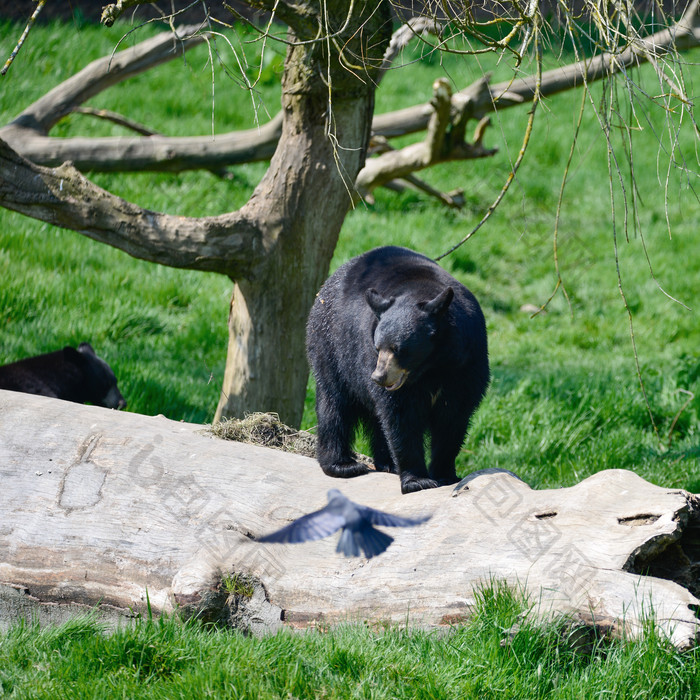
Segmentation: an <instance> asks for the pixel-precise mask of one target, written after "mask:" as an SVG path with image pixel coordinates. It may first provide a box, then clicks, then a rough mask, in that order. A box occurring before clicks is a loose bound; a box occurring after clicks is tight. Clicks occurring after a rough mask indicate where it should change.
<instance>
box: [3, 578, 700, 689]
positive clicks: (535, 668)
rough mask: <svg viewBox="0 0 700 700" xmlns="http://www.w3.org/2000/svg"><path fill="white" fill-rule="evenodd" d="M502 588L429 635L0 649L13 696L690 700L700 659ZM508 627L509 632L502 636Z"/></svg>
mask: <svg viewBox="0 0 700 700" xmlns="http://www.w3.org/2000/svg"><path fill="white" fill-rule="evenodd" d="M523 609H524V606H523V601H522V600H520V599H518V598H517V596H515V595H513V594H512V593H511V592H509V591H507V590H506V589H504V588H503V587H501V586H498V585H493V586H491V587H488V588H485V589H484V590H483V591H481V592H480V593H479V595H478V596H477V605H476V609H475V612H474V617H473V619H472V621H471V622H470V624H468V625H460V626H457V627H454V628H452V629H450V630H442V631H440V632H427V631H411V632H407V631H406V630H404V629H401V628H395V627H394V628H387V629H382V628H372V627H368V626H363V625H341V626H339V627H337V628H335V629H334V630H333V631H331V632H325V631H314V632H306V633H293V632H289V631H285V632H282V633H280V634H277V635H274V636H270V637H266V638H263V639H253V638H246V637H244V636H243V635H241V634H240V633H237V632H230V631H221V630H212V629H208V628H205V627H203V626H201V625H199V624H196V623H186V624H183V623H181V622H179V621H178V620H177V619H175V618H170V619H161V620H158V621H144V622H142V623H140V624H138V625H136V626H135V627H131V628H122V629H119V630H117V631H116V632H113V633H109V634H107V633H105V631H104V629H103V628H102V627H101V626H100V625H99V623H97V622H96V621H95V620H91V619H90V618H87V619H83V620H80V619H78V620H74V621H71V622H69V623H66V624H64V625H62V626H59V627H51V628H47V629H43V630H42V629H39V628H37V627H35V626H31V625H28V626H17V627H15V628H13V629H12V630H11V631H10V632H9V633H7V634H6V635H4V636H3V638H2V641H1V642H0V689H1V690H0V692H3V693H4V695H3V697H11V698H25V697H31V698H36V699H39V698H47V699H49V698H51V699H53V698H58V697H70V698H76V699H77V698H122V697H123V698H129V697H130V698H134V697H138V698H169V699H175V698H188V699H189V698H206V697H216V698H221V699H222V700H223V699H226V698H257V699H264V698H321V697H322V698H373V699H380V698H387V699H391V700H399V699H401V698H406V699H407V700H409V699H412V698H431V699H437V698H455V699H457V698H523V699H527V700H535V699H537V698H545V697H546V698H598V697H601V698H602V697H615V698H666V699H670V698H679V699H682V698H691V697H696V696H697V694H698V693H699V692H700V654H699V653H698V652H697V651H689V652H685V653H682V652H679V651H678V650H676V649H674V648H672V647H670V646H669V645H668V644H666V643H665V642H664V641H663V639H661V638H660V637H659V636H658V634H656V632H655V630H654V628H653V627H652V626H650V627H649V630H648V633H647V634H646V635H645V636H644V637H643V638H642V639H640V640H639V641H635V642H626V643H623V642H612V641H610V640H606V639H602V638H598V639H596V638H595V637H589V636H586V635H583V634H582V633H581V630H580V629H579V630H577V629H575V628H574V629H571V628H567V627H561V626H554V625H550V626H547V627H543V626H536V625H532V624H529V623H527V622H524V623H523V622H522V621H520V622H519V620H520V618H519V617H518V615H519V613H520V612H521V611H522V610H523ZM516 623H519V624H518V627H517V629H513V631H512V633H511V634H508V630H511V629H512V628H513V625H515V624H516Z"/></svg>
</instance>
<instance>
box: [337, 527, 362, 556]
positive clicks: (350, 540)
mask: <svg viewBox="0 0 700 700" xmlns="http://www.w3.org/2000/svg"><path fill="white" fill-rule="evenodd" d="M355 534H356V533H355V532H353V531H352V530H351V529H350V528H343V529H342V531H341V532H340V538H339V539H338V546H337V547H336V548H335V551H336V552H338V553H339V554H342V555H344V556H346V557H359V556H360V546H359V544H358V542H357V540H356V538H355Z"/></svg>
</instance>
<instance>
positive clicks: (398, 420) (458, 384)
mask: <svg viewBox="0 0 700 700" xmlns="http://www.w3.org/2000/svg"><path fill="white" fill-rule="evenodd" d="M306 345H307V353H308V357H309V362H310V364H311V367H312V370H313V373H314V377H315V379H316V413H317V417H318V442H317V458H318V461H319V463H320V464H321V468H322V469H323V471H324V472H325V473H326V474H328V475H330V476H336V477H353V476H359V475H360V474H366V473H368V472H369V471H370V470H369V469H368V467H367V466H366V465H364V464H362V463H360V462H358V461H357V460H356V459H355V456H354V454H353V452H352V449H351V444H352V439H353V436H354V431H355V428H356V426H357V425H358V423H363V424H364V425H365V427H366V429H367V431H368V434H369V439H370V445H371V449H372V453H373V458H374V464H375V467H376V469H377V470H379V471H388V472H393V473H395V474H399V475H400V478H401V491H402V492H403V493H409V492H412V491H419V490H421V489H427V488H434V487H436V486H439V485H442V484H449V483H454V482H455V481H457V477H456V473H455V458H456V457H457V454H458V452H459V450H460V448H461V446H462V442H463V441H464V437H465V435H466V432H467V428H468V427H469V421H470V419H471V416H472V414H473V413H474V411H475V410H476V408H477V406H478V405H479V403H480V402H481V399H482V398H483V396H484V393H485V392H486V388H487V386H488V383H489V363H488V350H487V343H486V324H485V322H484V316H483V314H482V312H481V308H480V307H479V304H478V302H477V301H476V299H475V298H474V295H473V294H472V293H471V292H470V291H469V290H468V289H467V288H466V287H465V286H463V285H462V284H460V283H459V282H458V281H457V280H456V279H454V277H452V276H451V275H449V274H448V273H447V272H445V271H444V270H443V269H442V268H441V267H440V266H439V265H437V264H436V263H435V262H433V261H432V260H430V259H429V258H427V257H425V256H423V255H420V254H419V253H416V252H414V251H412V250H408V249H406V248H397V247H391V246H390V247H384V248H377V249H375V250H371V251H369V252H367V253H365V254H363V255H360V256H358V257H356V258H353V259H352V260H350V261H349V262H347V263H345V265H343V266H342V267H340V268H339V269H338V270H337V271H336V272H335V273H334V274H333V275H332V276H331V277H330V278H329V279H328V280H327V281H326V282H325V284H324V285H323V287H322V288H321V290H320V291H319V293H318V295H317V296H316V301H315V302H314V305H313V308H312V309H311V313H310V315H309V321H308V324H307V330H306ZM426 434H428V435H429V436H430V450H431V460H430V469H429V470H428V469H427V468H426V461H425V453H424V440H425V436H426Z"/></svg>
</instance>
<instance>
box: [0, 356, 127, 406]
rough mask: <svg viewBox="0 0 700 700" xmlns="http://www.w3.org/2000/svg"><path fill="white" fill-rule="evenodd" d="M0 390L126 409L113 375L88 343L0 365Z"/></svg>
mask: <svg viewBox="0 0 700 700" xmlns="http://www.w3.org/2000/svg"><path fill="white" fill-rule="evenodd" d="M0 389H9V390H10V391H21V392H23V393H25V394H40V395H41V396H50V397H53V398H55V399H64V400H66V401H73V402H75V403H92V404H96V405H97V406H104V407H105V408H124V407H125V406H126V401H125V400H124V397H123V396H122V395H121V393H120V392H119V389H118V388H117V378H116V377H115V376H114V372H112V369H111V368H110V366H109V365H108V364H107V363H106V362H105V361H104V360H103V359H102V358H100V357H98V356H97V355H96V354H95V351H94V350H93V349H92V347H91V346H90V344H89V343H80V345H79V346H78V349H77V350H76V349H75V348H72V347H70V346H66V347H65V348H63V350H57V351H56V352H49V353H46V354H45V355H37V356H36V357H28V358H26V359H24V360H19V361H17V362H13V363H11V364H9V365H3V366H0Z"/></svg>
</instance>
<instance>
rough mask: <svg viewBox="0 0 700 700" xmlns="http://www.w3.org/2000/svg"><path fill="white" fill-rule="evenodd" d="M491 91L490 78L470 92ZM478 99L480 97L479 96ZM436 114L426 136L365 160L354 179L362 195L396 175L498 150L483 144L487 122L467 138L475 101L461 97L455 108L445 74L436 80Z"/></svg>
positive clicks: (433, 115) (472, 93)
mask: <svg viewBox="0 0 700 700" xmlns="http://www.w3.org/2000/svg"><path fill="white" fill-rule="evenodd" d="M484 92H486V93H487V94H490V92H489V89H488V82H487V79H483V80H480V81H478V82H477V83H475V84H474V85H473V86H471V88H470V92H469V94H471V95H477V96H478V95H480V94H482V93H484ZM477 99H478V98H477ZM430 105H431V108H432V109H433V114H432V116H431V119H430V121H429V122H428V127H427V133H426V137H425V140H423V141H420V142H418V143H413V144H411V145H409V146H406V147H405V148H402V149H399V150H385V152H384V153H382V154H381V155H378V156H377V157H375V158H370V159H368V160H367V162H366V163H365V167H364V168H362V170H361V171H360V173H359V174H358V176H357V180H356V181H355V187H356V188H357V191H358V193H359V195H362V196H367V194H369V193H370V192H371V191H372V190H373V189H375V188H376V187H379V186H381V185H384V184H386V183H387V182H389V181H391V180H395V179H397V178H405V177H407V176H409V175H410V174H411V173H414V172H417V171H418V170H424V169H425V168H429V167H431V166H433V165H436V164H438V163H444V162H447V161H452V160H467V159H473V158H486V157H488V156H492V155H493V154H494V153H496V152H497V149H495V148H485V147H484V146H483V144H482V139H483V134H484V129H485V128H486V123H483V124H482V123H481V122H480V127H479V129H478V131H477V137H476V140H475V141H474V142H473V143H466V142H465V141H464V125H465V123H466V120H467V115H471V113H472V110H471V105H472V102H470V101H469V100H461V101H460V103H459V107H458V109H456V110H455V111H454V112H453V107H454V103H453V101H452V92H451V90H450V84H449V83H448V81H447V80H445V79H444V78H438V80H436V81H435V82H434V83H433V99H432V100H431V102H430Z"/></svg>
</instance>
